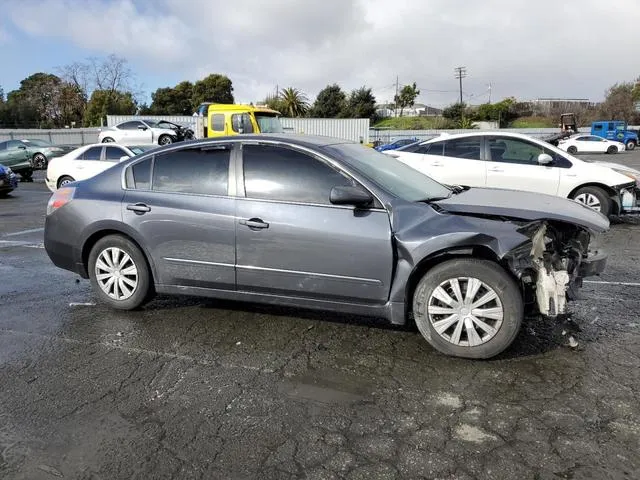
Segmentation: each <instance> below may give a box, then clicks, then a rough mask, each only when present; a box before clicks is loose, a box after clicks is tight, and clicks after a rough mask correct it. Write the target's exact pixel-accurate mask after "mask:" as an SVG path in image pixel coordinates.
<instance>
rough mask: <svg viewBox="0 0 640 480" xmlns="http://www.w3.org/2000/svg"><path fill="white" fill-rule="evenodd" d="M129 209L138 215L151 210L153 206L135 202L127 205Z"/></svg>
mask: <svg viewBox="0 0 640 480" xmlns="http://www.w3.org/2000/svg"><path fill="white" fill-rule="evenodd" d="M127 210H131V211H132V212H135V213H136V215H142V214H144V213H147V212H150V211H151V207H149V206H148V205H145V204H144V203H135V204H133V205H127Z"/></svg>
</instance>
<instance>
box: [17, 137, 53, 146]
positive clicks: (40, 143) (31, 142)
mask: <svg viewBox="0 0 640 480" xmlns="http://www.w3.org/2000/svg"><path fill="white" fill-rule="evenodd" d="M22 143H26V144H27V145H35V146H37V147H51V146H52V144H51V143H49V142H47V141H46V140H37V139H29V140H22Z"/></svg>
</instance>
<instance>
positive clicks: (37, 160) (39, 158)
mask: <svg viewBox="0 0 640 480" xmlns="http://www.w3.org/2000/svg"><path fill="white" fill-rule="evenodd" d="M31 166H32V167H33V169H34V170H44V169H45V168H47V157H45V156H44V154H42V153H36V154H35V155H34V156H33V158H32V159H31Z"/></svg>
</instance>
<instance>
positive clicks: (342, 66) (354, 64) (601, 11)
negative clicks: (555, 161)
mask: <svg viewBox="0 0 640 480" xmlns="http://www.w3.org/2000/svg"><path fill="white" fill-rule="evenodd" d="M0 5H2V11H3V15H2V18H1V19H0V65H2V68H0V86H2V87H3V88H4V90H5V92H7V91H9V90H12V89H14V88H17V86H18V84H19V81H20V80H21V79H22V78H24V77H26V76H28V75H30V74H31V73H35V72H37V71H54V69H55V67H56V66H59V65H64V64H66V63H71V62H73V61H77V60H82V59H84V58H86V57H88V56H95V55H107V54H109V53H115V54H117V55H120V56H124V57H126V58H127V59H128V60H129V62H130V64H131V66H132V68H133V69H134V71H135V72H136V75H137V78H138V81H139V83H141V84H142V86H143V88H144V90H145V91H146V92H147V94H150V93H151V92H152V91H153V90H155V89H156V88H158V87H162V86H172V85H174V84H175V83H177V82H178V81H180V80H185V79H186V80H191V81H195V80H197V79H199V78H201V77H203V76H204V75H206V74H208V73H223V74H226V75H228V76H229V77H230V78H231V80H232V81H233V85H234V89H235V91H234V94H235V97H236V100H237V101H259V100H261V99H263V98H264V96H265V94H267V93H268V92H272V91H274V90H275V87H276V85H279V86H280V88H282V87H287V86H294V87H297V88H299V89H301V90H303V91H304V92H305V93H306V94H307V95H308V96H309V98H310V100H313V99H314V98H315V95H316V94H317V92H318V91H319V90H320V89H321V88H322V87H324V86H325V85H327V84H328V83H333V82H337V83H338V84H340V85H341V86H342V87H343V88H345V89H347V90H350V89H352V88H357V87H359V86H362V85H367V86H369V87H371V88H373V89H374V93H375V94H376V97H377V99H378V101H379V102H384V101H387V100H389V101H390V100H391V99H392V98H393V94H394V93H395V82H396V76H398V77H399V80H400V84H401V85H402V84H404V83H411V82H414V81H415V82H416V83H417V84H418V87H419V88H420V90H421V95H420V97H419V101H421V102H425V103H428V104H430V105H434V106H442V105H447V104H450V103H452V102H454V101H456V99H457V97H458V83H457V80H456V79H455V78H454V68H455V67H456V66H466V69H467V78H465V79H464V85H463V86H464V99H465V101H467V102H470V103H482V102H485V101H487V100H488V94H489V85H491V100H492V101H495V100H499V99H501V98H504V97H506V96H511V95H513V96H516V97H518V98H520V99H533V98H537V97H571V98H589V99H592V100H594V101H597V100H601V99H602V97H603V95H604V91H605V90H606V88H607V87H609V86H611V85H612V84H613V83H615V82H619V81H632V80H634V79H636V78H637V77H638V76H640V63H639V62H638V58H639V56H640V29H639V26H640V8H638V7H639V5H638V0H617V1H615V2H607V1H604V0H565V1H564V2H563V1H558V0H536V1H532V0H393V1H391V0H321V1H317V0H306V1H305V0H238V1H236V2H229V1H228V0H226V1H222V0H20V1H18V0H0Z"/></svg>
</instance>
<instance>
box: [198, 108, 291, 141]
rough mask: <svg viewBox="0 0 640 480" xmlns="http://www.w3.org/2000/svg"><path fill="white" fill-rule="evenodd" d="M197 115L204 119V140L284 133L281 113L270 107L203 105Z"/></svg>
mask: <svg viewBox="0 0 640 480" xmlns="http://www.w3.org/2000/svg"><path fill="white" fill-rule="evenodd" d="M197 113H198V115H199V116H203V117H204V131H203V137H204V138H206V137H222V136H225V135H240V134H243V133H283V132H284V130H283V128H282V123H280V116H281V114H280V112H278V111H276V110H272V109H270V108H268V107H256V106H253V105H242V104H223V103H203V104H201V105H200V107H199V108H198V111H197Z"/></svg>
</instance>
